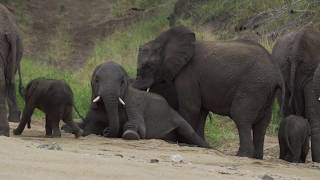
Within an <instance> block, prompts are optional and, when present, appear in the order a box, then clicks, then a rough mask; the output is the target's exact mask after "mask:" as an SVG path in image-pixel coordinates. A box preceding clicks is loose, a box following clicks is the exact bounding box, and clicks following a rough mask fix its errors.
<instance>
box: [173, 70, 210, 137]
mask: <svg viewBox="0 0 320 180" xmlns="http://www.w3.org/2000/svg"><path fill="white" fill-rule="evenodd" d="M185 79H189V81H187V82H186V81H185ZM197 84H198V81H197V80H196V79H190V77H183V76H178V79H176V80H175V86H176V89H177V95H178V101H179V114H180V115H181V116H182V117H183V118H184V119H185V120H186V121H187V122H188V123H189V124H190V125H191V127H192V128H193V129H194V130H195V131H196V132H197V133H199V134H198V135H199V136H201V137H203V138H204V129H203V127H204V125H205V124H204V122H203V124H202V125H199V123H200V124H201V123H202V122H200V121H201V106H202V105H201V95H200V89H199V87H198V86H197Z"/></svg>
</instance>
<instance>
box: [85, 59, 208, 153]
mask: <svg viewBox="0 0 320 180" xmlns="http://www.w3.org/2000/svg"><path fill="white" fill-rule="evenodd" d="M91 86H92V100H93V105H92V108H93V109H95V108H104V109H105V112H107V118H106V120H108V123H107V124H108V127H107V128H105V129H104V132H103V135H104V136H106V137H122V138H124V139H133V140H137V139H165V140H176V139H178V140H179V139H183V140H182V141H184V142H185V143H189V144H195V145H198V146H201V147H208V144H207V143H206V142H205V141H204V140H203V139H202V138H201V137H200V136H198V135H197V133H196V132H195V131H194V130H193V128H192V127H191V126H190V125H189V123H188V122H187V121H185V120H184V119H183V118H182V117H181V116H180V115H179V114H178V113H177V112H176V111H174V110H173V109H172V108H171V107H170V106H169V105H168V103H167V101H166V100H165V99H164V98H163V97H161V96H159V95H156V94H153V93H148V92H145V91H140V90H137V89H134V88H132V87H131V86H129V83H128V75H127V73H126V71H125V70H124V69H123V68H122V67H121V66H120V65H119V64H116V63H114V62H108V63H104V64H101V65H99V66H98V67H97V68H96V69H95V71H94V73H93V75H92V81H91ZM95 105H96V106H97V107H94V106H95Z"/></svg>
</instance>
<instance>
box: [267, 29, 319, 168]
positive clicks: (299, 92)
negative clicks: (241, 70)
mask: <svg viewBox="0 0 320 180" xmlns="http://www.w3.org/2000/svg"><path fill="white" fill-rule="evenodd" d="M319 48H320V32H319V31H316V30H314V29H312V28H311V27H309V26H307V27H303V28H301V29H300V30H298V31H295V32H290V33H288V34H286V35H284V36H282V37H281V38H279V40H278V41H277V42H276V44H275V46H274V47H273V50H272V59H273V60H274V61H275V63H277V64H278V65H279V66H280V68H281V72H282V75H283V78H284V81H285V85H286V87H287V88H286V93H285V99H284V102H283V103H284V108H283V109H284V115H285V116H288V115H290V114H295V115H298V116H302V117H304V118H306V119H308V120H309V123H310V127H311V152H312V160H313V161H315V162H320V105H319V102H318V100H317V97H316V96H315V94H314V92H318V93H319V92H320V85H319V84H320V72H319V73H318V77H314V74H316V73H315V70H316V68H317V66H318V64H319V63H320V52H319ZM313 78H315V79H316V80H314V83H313V81H312V79H313ZM318 95H320V93H319V94H318Z"/></svg>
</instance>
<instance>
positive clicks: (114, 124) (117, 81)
mask: <svg viewBox="0 0 320 180" xmlns="http://www.w3.org/2000/svg"><path fill="white" fill-rule="evenodd" d="M91 87H92V103H103V105H104V107H105V109H106V112H108V116H107V117H108V119H109V129H110V132H109V135H108V137H119V131H120V120H119V111H118V108H119V106H124V105H125V101H126V95H127V91H128V75H127V73H126V71H125V70H124V69H123V68H122V67H121V66H120V65H118V64H116V63H114V62H107V63H104V64H101V65H99V66H98V67H97V68H96V69H95V70H94V73H93V75H92V79H91Z"/></svg>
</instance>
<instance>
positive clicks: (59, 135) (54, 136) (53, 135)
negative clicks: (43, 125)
mask: <svg viewBox="0 0 320 180" xmlns="http://www.w3.org/2000/svg"><path fill="white" fill-rule="evenodd" d="M52 137H53V138H61V133H58V132H56V133H53V134H52Z"/></svg>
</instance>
